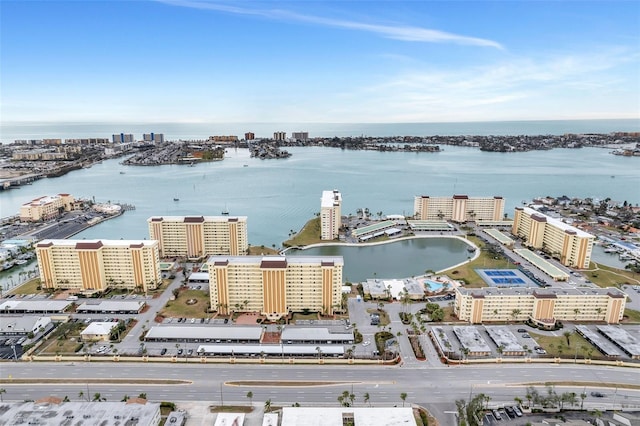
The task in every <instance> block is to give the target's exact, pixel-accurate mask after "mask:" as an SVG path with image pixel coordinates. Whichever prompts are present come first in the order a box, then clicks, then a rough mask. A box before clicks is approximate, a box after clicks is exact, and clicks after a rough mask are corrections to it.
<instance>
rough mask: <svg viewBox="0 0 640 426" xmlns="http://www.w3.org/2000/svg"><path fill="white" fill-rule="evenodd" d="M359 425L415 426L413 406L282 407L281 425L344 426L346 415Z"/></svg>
mask: <svg viewBox="0 0 640 426" xmlns="http://www.w3.org/2000/svg"><path fill="white" fill-rule="evenodd" d="M345 414H346V415H353V424H355V425H357V426H415V424H416V420H415V418H414V417H413V409H412V408H411V407H308V408H307V407H282V423H281V426H343V425H344V423H343V417H344V415H345Z"/></svg>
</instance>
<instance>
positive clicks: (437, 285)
mask: <svg viewBox="0 0 640 426" xmlns="http://www.w3.org/2000/svg"><path fill="white" fill-rule="evenodd" d="M422 283H423V284H424V288H425V290H427V291H431V292H434V293H437V292H439V291H440V290H442V287H444V283H441V282H439V281H433V280H422Z"/></svg>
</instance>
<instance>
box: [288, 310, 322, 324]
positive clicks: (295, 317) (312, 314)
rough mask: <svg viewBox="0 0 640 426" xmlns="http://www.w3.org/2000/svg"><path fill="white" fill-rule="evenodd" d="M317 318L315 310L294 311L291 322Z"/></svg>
mask: <svg viewBox="0 0 640 426" xmlns="http://www.w3.org/2000/svg"><path fill="white" fill-rule="evenodd" d="M317 319H318V314H317V313H316V312H310V313H308V314H303V313H300V312H294V313H293V318H292V322H293V323H294V324H295V322H296V321H300V320H317Z"/></svg>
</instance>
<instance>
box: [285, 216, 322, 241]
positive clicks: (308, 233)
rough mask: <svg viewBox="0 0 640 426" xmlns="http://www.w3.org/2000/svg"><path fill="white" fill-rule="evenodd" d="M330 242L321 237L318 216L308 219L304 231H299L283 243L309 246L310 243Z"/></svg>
mask: <svg viewBox="0 0 640 426" xmlns="http://www.w3.org/2000/svg"><path fill="white" fill-rule="evenodd" d="M323 242H328V241H325V240H321V239H320V218H319V217H316V218H313V219H311V220H310V221H308V222H307V223H306V224H305V225H304V227H302V231H300V232H298V233H297V234H296V235H294V236H293V238H291V239H290V240H287V241H285V242H284V243H282V245H283V246H285V247H292V246H308V245H310V244H316V243H323Z"/></svg>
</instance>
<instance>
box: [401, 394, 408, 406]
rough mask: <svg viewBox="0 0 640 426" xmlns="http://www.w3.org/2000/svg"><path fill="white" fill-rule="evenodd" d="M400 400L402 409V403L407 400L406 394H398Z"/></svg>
mask: <svg viewBox="0 0 640 426" xmlns="http://www.w3.org/2000/svg"><path fill="white" fill-rule="evenodd" d="M400 399H401V400H402V406H403V407H404V402H405V401H406V400H407V393H406V392H402V393H401V394H400Z"/></svg>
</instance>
